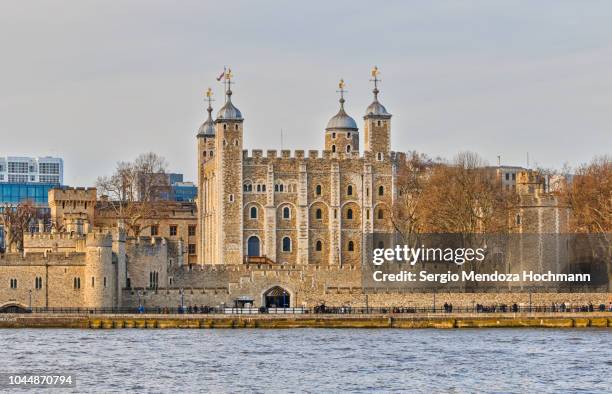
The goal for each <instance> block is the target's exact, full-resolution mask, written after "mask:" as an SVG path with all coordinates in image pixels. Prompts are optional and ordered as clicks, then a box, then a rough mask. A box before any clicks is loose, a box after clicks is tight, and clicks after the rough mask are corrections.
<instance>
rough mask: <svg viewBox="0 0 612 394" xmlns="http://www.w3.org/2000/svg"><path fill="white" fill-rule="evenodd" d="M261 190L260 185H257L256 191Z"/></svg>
mask: <svg viewBox="0 0 612 394" xmlns="http://www.w3.org/2000/svg"><path fill="white" fill-rule="evenodd" d="M260 191H261V185H257V192H258V193H259V192H260Z"/></svg>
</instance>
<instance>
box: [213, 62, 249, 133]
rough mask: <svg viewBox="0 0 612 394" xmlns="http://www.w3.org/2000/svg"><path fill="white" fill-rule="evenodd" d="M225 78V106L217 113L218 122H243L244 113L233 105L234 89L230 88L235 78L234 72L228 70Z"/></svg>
mask: <svg viewBox="0 0 612 394" xmlns="http://www.w3.org/2000/svg"><path fill="white" fill-rule="evenodd" d="M224 77H225V84H226V88H225V104H224V105H223V107H221V108H220V109H219V112H217V122H219V121H224V120H243V118H242V113H241V112H240V110H239V109H238V108H236V107H235V106H234V104H233V103H232V89H231V88H230V85H231V84H232V81H231V79H232V77H233V74H232V70H231V69H228V70H227V71H226V72H225V74H224Z"/></svg>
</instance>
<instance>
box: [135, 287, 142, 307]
mask: <svg viewBox="0 0 612 394" xmlns="http://www.w3.org/2000/svg"><path fill="white" fill-rule="evenodd" d="M136 294H138V313H140V311H141V310H142V301H141V299H140V297H141V296H142V293H141V292H140V290H138V291H137V292H136Z"/></svg>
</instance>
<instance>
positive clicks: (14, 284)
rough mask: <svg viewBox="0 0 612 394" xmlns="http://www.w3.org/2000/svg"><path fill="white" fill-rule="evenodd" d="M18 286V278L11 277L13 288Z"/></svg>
mask: <svg viewBox="0 0 612 394" xmlns="http://www.w3.org/2000/svg"><path fill="white" fill-rule="evenodd" d="M16 288H17V279H11V289H16Z"/></svg>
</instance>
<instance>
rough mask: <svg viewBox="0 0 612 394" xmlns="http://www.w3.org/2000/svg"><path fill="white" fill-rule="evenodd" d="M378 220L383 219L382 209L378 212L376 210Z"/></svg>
mask: <svg viewBox="0 0 612 394" xmlns="http://www.w3.org/2000/svg"><path fill="white" fill-rule="evenodd" d="M378 218H379V219H384V218H385V214H384V212H383V210H382V209H379V210H378Z"/></svg>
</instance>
